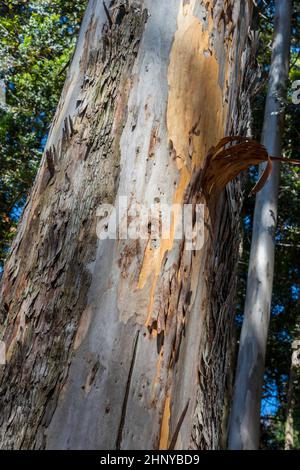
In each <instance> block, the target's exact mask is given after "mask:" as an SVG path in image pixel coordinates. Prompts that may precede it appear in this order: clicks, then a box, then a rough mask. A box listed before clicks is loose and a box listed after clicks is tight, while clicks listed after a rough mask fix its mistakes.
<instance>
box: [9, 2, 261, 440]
mask: <svg viewBox="0 0 300 470" xmlns="http://www.w3.org/2000/svg"><path fill="white" fill-rule="evenodd" d="M251 9H252V2H248V1H244V0H242V1H239V0H234V1H233V0H231V1H228V2H220V1H213V0H211V1H201V0H183V1H180V0H164V1H161V0H136V1H129V2H115V1H112V2H107V4H106V7H105V5H103V3H102V2H100V1H93V0H91V1H90V2H89V4H88V7H87V11H86V14H85V17H84V20H83V24H82V27H81V33H80V36H79V39H78V43H77V47H76V51H75V54H74V57H73V61H72V64H71V67H70V70H69V73H68V77H67V80H66V83H65V86H64V89H63V92H62V96H61V100H60V103H59V105H58V109H57V112H56V115H55V118H54V121H53V124H52V127H51V130H50V134H49V138H48V142H47V146H46V151H45V154H44V156H43V159H42V162H41V166H40V169H39V173H38V176H37V178H36V182H35V184H34V188H33V191H32V194H31V197H30V198H29V201H28V203H27V206H26V208H25V211H24V214H23V217H22V220H21V223H20V226H19V230H18V234H17V237H16V239H15V241H14V244H13V246H12V251H11V254H10V256H9V259H8V261H7V263H6V266H5V271H4V274H3V280H2V329H1V337H2V340H3V341H4V342H5V344H6V365H5V367H3V366H0V368H1V369H0V384H1V390H0V394H1V414H0V416H1V418H0V420H1V421H0V423H1V428H0V433H1V434H0V436H1V447H2V448H4V449H10V448H16V449H28V448H34V449H43V448H46V449H114V448H117V449H118V448H119V449H157V448H161V449H166V448H177V449H187V448H200V449H206V448H209V449H216V448H218V447H220V445H221V442H222V440H223V441H224V432H225V431H224V430H225V429H226V416H227V412H228V410H227V407H226V406H225V405H224V404H225V403H226V400H227V402H228V393H229V390H230V374H231V362H230V361H231V353H230V351H231V341H232V332H233V317H234V308H233V299H234V292H235V283H236V274H235V273H236V262H237V255H238V243H239V240H238V238H239V235H238V230H237V227H238V220H239V207H240V190H239V184H238V183H235V184H231V185H229V186H228V187H227V189H226V191H225V192H224V193H223V194H222V195H221V197H220V198H217V197H216V196H215V197H214V195H212V196H211V199H210V201H208V204H206V207H205V214H204V216H205V222H206V225H205V234H204V236H205V243H204V245H203V247H202V249H201V250H195V251H190V250H187V249H185V248H186V247H185V240H184V239H182V240H179V239H175V237H174V233H173V232H174V231H173V232H172V233H173V234H172V235H171V237H170V239H168V240H156V242H155V243H154V242H153V240H150V238H149V239H146V240H142V239H137V240H131V239H103V240H100V239H99V237H97V232H96V229H97V224H98V222H99V220H98V219H97V209H98V207H99V206H100V205H101V204H104V203H105V204H116V203H117V201H118V199H119V196H127V197H128V201H129V202H130V204H133V203H134V202H138V203H140V204H145V205H147V206H149V205H150V204H152V203H153V202H156V203H159V202H160V203H166V204H172V203H176V204H178V205H179V206H182V205H183V203H184V201H186V200H192V199H193V197H194V196H195V195H194V191H196V190H195V185H193V178H195V175H197V174H198V170H199V168H200V167H201V165H202V163H203V161H204V158H205V156H206V154H207V152H208V150H209V148H210V147H211V146H213V145H215V144H217V143H218V141H219V140H220V139H221V138H222V137H224V135H229V134H231V135H236V134H245V133H246V131H247V128H248V119H249V115H248V113H249V94H250V89H251V86H252V82H253V69H252V66H253V59H254V56H253V53H252V43H251V37H252V35H251V30H250V29H249V27H250V19H251V13H252V12H251ZM132 217H133V216H132Z"/></svg>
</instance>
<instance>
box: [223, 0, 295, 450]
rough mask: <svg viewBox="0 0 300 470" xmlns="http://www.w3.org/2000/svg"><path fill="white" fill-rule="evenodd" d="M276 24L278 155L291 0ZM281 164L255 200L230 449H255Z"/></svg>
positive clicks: (273, 134)
mask: <svg viewBox="0 0 300 470" xmlns="http://www.w3.org/2000/svg"><path fill="white" fill-rule="evenodd" d="M275 5H276V6H275V8H276V11H275V27H274V42H273V51H272V61H271V68H270V78H269V88H268V95H267V100H266V107H265V116H264V128H263V136H262V144H263V145H264V146H265V147H266V149H267V151H268V153H269V155H273V156H280V155H281V139H282V124H283V118H284V106H283V98H284V94H285V92H286V82H287V77H288V71H289V51H290V29H291V1H290V0H276V2H275ZM278 184H279V163H274V164H273V170H272V173H271V175H270V177H269V180H268V182H267V184H266V185H265V186H264V188H263V189H262V190H261V191H260V192H259V193H258V195H257V196H256V201H255V212H254V220H253V232H252V241H251V252H250V260H249V269H248V279H247V292H246V300H245V310H244V320H243V326H242V331H241V338H240V346H239V355H238V364H237V373H236V379H235V392H234V396H233V404H232V412H231V419H230V432H229V448H230V449H257V448H258V445H259V430H260V404H261V394H262V384H263V375H264V364H265V354H266V344H267V336H268V326H269V318H270V306H271V298H272V285H273V276H274V251H275V229H276V221H277V204H278Z"/></svg>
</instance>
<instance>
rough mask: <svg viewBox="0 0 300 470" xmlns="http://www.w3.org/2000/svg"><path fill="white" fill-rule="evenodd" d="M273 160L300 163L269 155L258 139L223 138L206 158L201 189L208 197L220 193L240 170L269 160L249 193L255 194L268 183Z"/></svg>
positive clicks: (299, 163) (299, 162)
mask: <svg viewBox="0 0 300 470" xmlns="http://www.w3.org/2000/svg"><path fill="white" fill-rule="evenodd" d="M272 161H281V162H284V163H290V164H293V165H300V161H299V160H289V159H288V158H284V157H273V156H271V155H268V152H267V150H266V148H265V147H264V146H263V145H262V144H260V143H259V142H257V141H256V140H253V139H249V138H247V137H241V136H232V137H224V138H223V139H221V140H220V142H219V143H218V144H217V145H216V146H215V147H212V148H211V149H210V150H209V152H208V154H207V156H206V158H205V161H204V166H203V170H202V171H201V188H202V191H203V193H204V195H205V196H210V195H211V194H212V193H215V194H216V193H217V194H218V193H219V192H220V191H222V189H224V188H225V186H226V185H227V183H229V182H230V181H232V180H233V179H234V178H236V177H237V176H238V174H239V173H240V172H241V171H244V170H246V169H247V168H249V167H250V166H251V165H258V164H260V163H263V162H267V165H266V168H265V169H264V171H263V173H262V175H261V177H260V179H259V181H258V182H257V183H256V185H255V186H254V188H253V189H252V190H251V192H250V195H251V196H252V195H254V194H256V193H258V191H260V190H261V189H262V188H263V187H264V185H265V184H266V182H267V180H268V178H269V176H270V174H271V171H272V166H273V165H272Z"/></svg>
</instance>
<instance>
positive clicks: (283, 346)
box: [237, 1, 300, 449]
mask: <svg viewBox="0 0 300 470" xmlns="http://www.w3.org/2000/svg"><path fill="white" fill-rule="evenodd" d="M273 14H274V2H264V1H261V2H258V10H256V19H257V23H258V25H257V27H258V29H259V31H260V45H259V47H258V57H257V59H258V62H259V64H260V67H261V84H260V86H259V88H258V91H257V93H256V94H255V98H254V100H253V102H252V107H253V118H252V129H253V132H254V136H255V137H256V138H257V139H258V140H259V139H260V137H261V129H262V120H263V110H264V103H265V98H266V86H267V78H268V73H269V67H268V64H269V63H270V58H271V44H272V42H271V40H272V34H273ZM299 65H300V63H299V2H298V1H294V2H293V15H292V46H291V61H290V75H289V84H288V97H287V102H286V119H285V132H284V135H283V153H284V155H285V156H287V157H290V158H294V159H297V158H299V132H298V122H299V117H300V116H299V111H300V108H299V105H296V104H294V103H292V99H291V94H292V88H291V84H292V83H293V82H294V81H295V80H297V79H299V76H300V75H299ZM248 177H249V179H248V181H247V182H246V192H249V191H250V188H251V187H253V184H254V182H255V180H256V179H257V172H256V170H255V169H254V170H251V171H250V172H249V174H248ZM299 202H300V201H299V169H298V168H297V167H293V168H292V167H289V166H286V165H282V167H281V184H280V189H279V199H278V222H277V229H276V237H275V240H276V242H275V246H276V252H275V278H274V287H273V296H272V306H271V321H270V330H269V337H268V346H267V356H266V369H265V378H264V389H263V402H262V410H261V413H262V422H261V425H262V429H261V444H260V445H261V446H262V447H263V448H271V449H276V448H284V440H285V437H284V423H285V419H286V402H287V390H288V377H289V370H290V363H291V343H292V341H293V339H295V338H297V323H298V318H299V287H298V286H299V245H300V244H299V242H300V240H299V233H300V232H299V223H300V214H299ZM253 210H254V199H253V198H246V199H245V201H244V207H243V221H244V223H243V233H244V236H243V251H242V257H241V260H240V264H239V304H238V311H239V312H240V311H241V308H242V305H243V298H244V295H245V288H246V276H247V267H248V259H249V250H250V241H251V233H252V214H253ZM237 322H238V324H241V315H240V313H238V315H237ZM295 412H296V414H297V408H296V409H295ZM298 416H299V415H298ZM294 423H295V426H296V427H297V426H299V425H298V424H297V423H299V419H298V418H297V417H295V421H294ZM295 447H299V443H297V442H296V441H295Z"/></svg>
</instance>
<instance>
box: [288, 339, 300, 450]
mask: <svg viewBox="0 0 300 470" xmlns="http://www.w3.org/2000/svg"><path fill="white" fill-rule="evenodd" d="M297 336H299V333H298V334H297ZM299 379H300V340H299V339H295V340H294V341H293V343H292V356H291V367H290V375H289V387H288V393H287V406H286V408H287V410H286V421H285V442H284V448H285V450H293V449H295V444H296V442H295V441H296V439H295V438H296V435H297V434H299V401H300V400H299V392H300V380H299ZM294 418H296V423H295V419H294Z"/></svg>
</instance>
